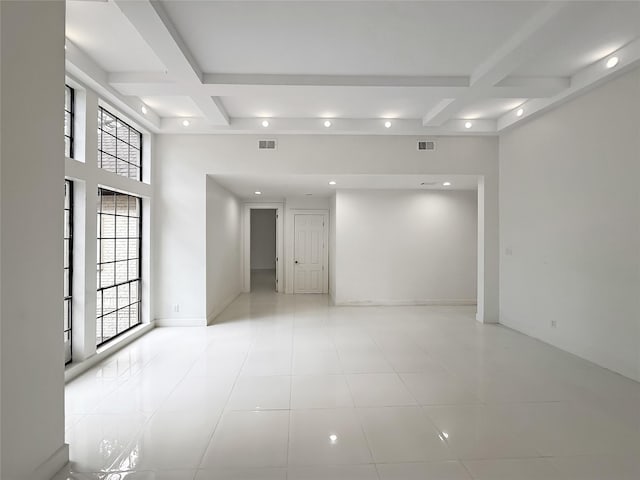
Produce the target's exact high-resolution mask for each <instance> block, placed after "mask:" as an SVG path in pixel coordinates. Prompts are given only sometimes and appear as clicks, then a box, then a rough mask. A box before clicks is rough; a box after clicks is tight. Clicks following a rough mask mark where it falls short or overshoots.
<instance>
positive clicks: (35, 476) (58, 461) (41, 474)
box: [29, 443, 69, 480]
mask: <svg viewBox="0 0 640 480" xmlns="http://www.w3.org/2000/svg"><path fill="white" fill-rule="evenodd" d="M67 463H69V445H67V444H66V443H65V444H63V445H62V446H61V447H60V448H59V449H58V450H56V451H55V452H54V453H53V455H51V456H50V457H49V458H47V459H46V460H45V461H44V462H42V464H40V466H39V467H38V468H36V469H35V470H34V471H33V473H32V474H31V475H30V476H29V480H51V479H52V478H53V477H54V476H55V475H56V473H58V472H59V471H60V470H62V469H63V468H64V467H65V465H67Z"/></svg>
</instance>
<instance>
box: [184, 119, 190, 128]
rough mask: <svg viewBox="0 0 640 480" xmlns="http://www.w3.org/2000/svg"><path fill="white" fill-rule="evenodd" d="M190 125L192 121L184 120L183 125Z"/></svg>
mask: <svg viewBox="0 0 640 480" xmlns="http://www.w3.org/2000/svg"><path fill="white" fill-rule="evenodd" d="M189 125H191V122H189V120H183V121H182V126H183V127H188V126H189Z"/></svg>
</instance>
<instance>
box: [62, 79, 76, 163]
mask: <svg viewBox="0 0 640 480" xmlns="http://www.w3.org/2000/svg"><path fill="white" fill-rule="evenodd" d="M64 88H65V90H68V91H69V108H70V110H67V102H65V104H64V113H65V116H66V114H69V135H67V134H66V132H65V134H64V136H65V138H68V139H69V157H68V158H75V151H74V150H75V123H76V119H75V116H76V91H75V89H74V88H73V87H71V86H70V85H68V84H66V83H65V85H64ZM65 154H66V152H65ZM65 156H66V155H65Z"/></svg>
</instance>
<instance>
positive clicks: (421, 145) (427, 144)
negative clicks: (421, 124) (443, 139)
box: [418, 140, 436, 150]
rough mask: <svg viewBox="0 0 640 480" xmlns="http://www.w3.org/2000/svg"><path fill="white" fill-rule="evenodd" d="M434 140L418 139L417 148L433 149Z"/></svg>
mask: <svg viewBox="0 0 640 480" xmlns="http://www.w3.org/2000/svg"><path fill="white" fill-rule="evenodd" d="M435 149H436V142H427V141H420V140H419V141H418V150H435Z"/></svg>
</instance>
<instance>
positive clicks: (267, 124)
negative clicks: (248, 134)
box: [262, 120, 269, 128]
mask: <svg viewBox="0 0 640 480" xmlns="http://www.w3.org/2000/svg"><path fill="white" fill-rule="evenodd" d="M262 126H263V127H264V128H267V127H268V126H269V120H263V121H262Z"/></svg>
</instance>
